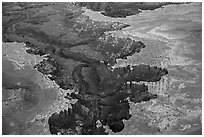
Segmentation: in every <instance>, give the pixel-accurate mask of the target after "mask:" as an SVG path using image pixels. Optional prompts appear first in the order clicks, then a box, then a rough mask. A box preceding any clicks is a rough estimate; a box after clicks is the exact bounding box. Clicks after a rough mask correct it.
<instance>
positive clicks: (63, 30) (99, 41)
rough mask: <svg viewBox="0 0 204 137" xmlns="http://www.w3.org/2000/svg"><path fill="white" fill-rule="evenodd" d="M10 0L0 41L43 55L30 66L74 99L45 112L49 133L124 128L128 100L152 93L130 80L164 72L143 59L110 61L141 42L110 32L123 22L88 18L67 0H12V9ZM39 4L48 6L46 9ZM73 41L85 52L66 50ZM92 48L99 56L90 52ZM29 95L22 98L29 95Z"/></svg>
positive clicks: (153, 79)
mask: <svg viewBox="0 0 204 137" xmlns="http://www.w3.org/2000/svg"><path fill="white" fill-rule="evenodd" d="M12 4H13V3H12ZM12 4H6V5H4V8H5V9H3V18H8V16H9V18H11V19H8V20H6V21H5V22H3V41H4V42H14V41H17V42H24V43H26V46H27V47H29V48H30V49H28V50H27V53H29V54H34V55H40V56H42V55H46V59H44V60H43V61H41V62H40V63H38V64H37V65H36V66H35V67H34V68H35V69H37V70H38V71H39V72H41V73H43V74H44V75H48V76H49V78H50V80H54V81H55V82H56V83H57V84H58V85H59V86H60V88H62V89H65V90H67V89H74V90H75V92H73V93H71V94H68V93H67V96H65V98H66V99H77V100H78V102H77V103H76V104H74V105H72V108H69V109H67V110H64V111H61V112H60V113H59V114H58V113H54V114H52V116H51V117H50V118H49V120H48V124H49V128H50V132H51V134H107V133H106V132H105V129H104V126H106V125H107V126H108V127H109V128H110V129H111V130H112V131H113V132H120V131H122V130H123V128H124V123H123V120H128V119H129V118H130V117H131V115H130V114H129V108H130V106H129V103H130V102H134V103H139V102H141V101H149V100H150V99H155V98H157V95H156V94H152V93H149V92H148V88H147V85H145V84H136V83H133V81H134V82H140V81H146V82H156V81H159V80H160V79H161V77H162V76H163V75H166V74H167V73H168V71H167V70H166V69H163V68H158V67H156V66H155V67H152V66H149V65H144V64H140V65H137V66H127V67H122V68H115V69H113V68H112V67H111V66H112V65H113V64H114V63H115V62H116V59H118V58H126V57H127V56H131V55H133V54H137V53H139V52H140V51H141V50H142V49H143V48H145V45H144V44H143V43H142V42H140V41H135V40H132V39H129V38H118V37H116V36H113V35H112V34H111V31H113V30H114V31H117V30H121V29H123V28H125V27H128V24H123V23H119V22H99V21H94V20H91V19H90V18H89V17H87V16H86V15H84V14H83V11H82V10H81V8H80V7H78V6H77V5H75V4H72V3H69V4H68V5H66V6H64V5H63V4H47V3H44V4H42V3H38V4H35V5H32V6H31V5H30V4H29V3H28V4H25V3H23V4H20V3H19V4H16V5H15V4H14V5H15V6H16V7H17V9H15V8H14V9H12V6H14V5H12ZM43 8H48V9H49V10H50V11H49V10H48V11H49V13H47V12H45V11H44V10H43ZM73 8H75V10H76V9H77V11H75V10H74V9H73ZM56 9H57V10H56ZM41 10H42V13H40V11H41ZM16 13H19V14H18V17H16V16H15V14H16ZM42 16H43V17H42ZM125 16H126V15H125ZM44 17H45V18H44ZM55 23H58V24H57V26H56V24H55ZM45 27H47V28H45ZM78 46H87V47H89V48H90V51H89V53H90V54H89V53H88V55H87V53H85V52H84V51H81V52H74V51H72V50H71V49H72V48H73V47H78ZM92 53H98V54H100V55H101V57H97V58H95V57H94V55H92ZM25 95H29V94H25ZM29 97H30V96H25V99H26V100H30V98H29Z"/></svg>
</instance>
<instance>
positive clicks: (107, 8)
mask: <svg viewBox="0 0 204 137" xmlns="http://www.w3.org/2000/svg"><path fill="white" fill-rule="evenodd" d="M168 4H173V3H171V2H163V3H162V2H152V3H146V2H79V3H78V5H80V6H81V7H86V8H88V9H91V10H93V11H101V14H103V15H105V16H109V17H113V18H125V17H127V16H131V15H136V14H138V13H140V12H141V11H140V10H154V9H157V8H160V7H162V6H164V5H168ZM174 4H178V3H174Z"/></svg>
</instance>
